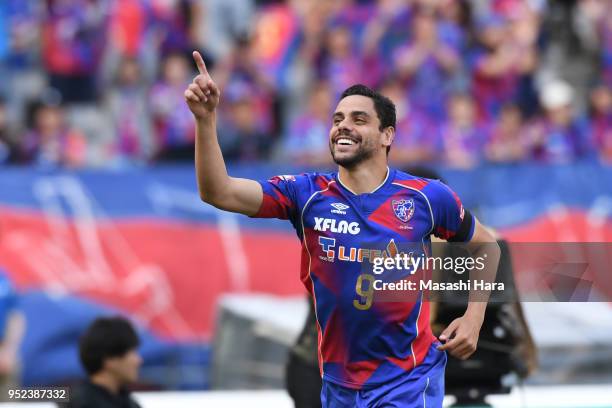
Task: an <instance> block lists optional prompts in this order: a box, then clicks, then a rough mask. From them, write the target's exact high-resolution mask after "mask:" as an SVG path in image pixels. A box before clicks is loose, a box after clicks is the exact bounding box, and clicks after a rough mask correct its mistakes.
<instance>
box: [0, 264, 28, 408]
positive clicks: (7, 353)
mask: <svg viewBox="0 0 612 408" xmlns="http://www.w3.org/2000/svg"><path fill="white" fill-rule="evenodd" d="M24 332H25V319H24V316H23V313H22V312H21V311H20V309H19V302H18V295H17V293H16V291H15V288H14V287H13V285H12V283H11V281H10V280H9V277H8V276H7V274H6V272H5V271H3V270H2V269H1V268H0V401H9V398H8V397H9V393H8V390H9V389H11V388H13V389H14V388H16V387H17V386H18V385H19V371H20V367H19V347H20V345H21V340H22V339H23V334H24Z"/></svg>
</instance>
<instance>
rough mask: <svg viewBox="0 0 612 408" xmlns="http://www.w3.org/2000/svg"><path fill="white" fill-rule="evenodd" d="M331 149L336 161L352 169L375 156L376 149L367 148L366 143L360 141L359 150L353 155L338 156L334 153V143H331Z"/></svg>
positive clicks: (339, 164)
mask: <svg viewBox="0 0 612 408" xmlns="http://www.w3.org/2000/svg"><path fill="white" fill-rule="evenodd" d="M329 151H330V153H331V155H332V159H334V162H335V163H336V164H337V165H338V166H342V167H344V168H346V169H352V168H354V167H355V166H357V165H358V164H360V163H362V162H364V161H366V160H368V159H369V158H371V157H372V156H374V149H368V148H366V146H365V144H364V143H360V144H359V148H358V149H357V151H356V152H355V153H354V154H353V155H352V156H348V157H343V158H336V155H335V154H334V144H333V143H330V144H329Z"/></svg>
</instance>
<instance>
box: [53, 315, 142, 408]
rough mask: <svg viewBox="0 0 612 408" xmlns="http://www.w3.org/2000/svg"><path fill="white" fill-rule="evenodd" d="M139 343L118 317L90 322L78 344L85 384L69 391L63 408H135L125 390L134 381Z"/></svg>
mask: <svg viewBox="0 0 612 408" xmlns="http://www.w3.org/2000/svg"><path fill="white" fill-rule="evenodd" d="M139 344H140V340H139V338H138V334H137V333H136V330H134V327H133V326H132V324H131V323H130V322H129V321H128V320H126V319H124V318H122V317H103V318H98V319H96V320H94V322H93V323H92V324H91V325H90V326H89V328H88V329H87V331H86V332H85V334H83V336H82V337H81V340H80V342H79V357H80V359H81V364H82V365H83V368H84V369H85V371H86V372H87V377H88V378H87V381H85V382H84V383H83V384H80V385H79V386H77V387H75V388H73V389H72V390H71V392H70V402H69V403H68V404H66V405H61V404H60V406H61V407H65V408H139V407H140V405H138V403H137V402H136V401H134V399H133V398H132V397H131V395H130V392H129V391H128V390H127V387H128V386H129V385H130V384H133V383H135V382H136V381H137V380H138V371H139V368H140V366H141V364H142V358H141V357H140V354H139V353H138V346H139Z"/></svg>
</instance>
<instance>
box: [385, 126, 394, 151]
mask: <svg viewBox="0 0 612 408" xmlns="http://www.w3.org/2000/svg"><path fill="white" fill-rule="evenodd" d="M382 135H383V140H382V144H383V146H386V147H388V146H391V143H393V139H394V138H395V128H394V127H393V126H387V127H386V128H384V129H383V133H382Z"/></svg>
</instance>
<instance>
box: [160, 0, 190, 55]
mask: <svg viewBox="0 0 612 408" xmlns="http://www.w3.org/2000/svg"><path fill="white" fill-rule="evenodd" d="M148 3H149V7H150V12H151V19H152V22H151V24H152V25H153V26H154V27H155V30H156V34H157V35H158V41H159V52H160V54H161V55H167V54H171V53H175V52H186V51H187V50H191V49H193V48H194V47H195V44H196V43H197V41H194V39H195V34H196V32H195V28H194V21H193V19H192V15H193V14H194V12H195V11H197V10H196V9H195V4H196V2H195V1H191V0H151V1H149V2H148Z"/></svg>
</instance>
